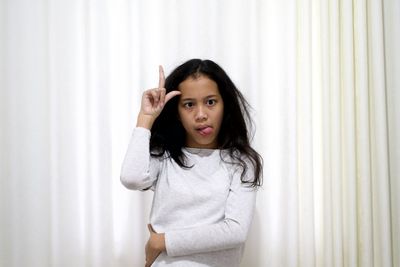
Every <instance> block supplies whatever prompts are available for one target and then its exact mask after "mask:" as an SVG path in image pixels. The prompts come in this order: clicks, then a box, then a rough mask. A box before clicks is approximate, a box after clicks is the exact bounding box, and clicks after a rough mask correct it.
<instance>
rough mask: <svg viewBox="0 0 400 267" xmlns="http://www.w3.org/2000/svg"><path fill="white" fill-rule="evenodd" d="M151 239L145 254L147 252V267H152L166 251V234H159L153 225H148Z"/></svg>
mask: <svg viewBox="0 0 400 267" xmlns="http://www.w3.org/2000/svg"><path fill="white" fill-rule="evenodd" d="M147 227H148V228H149V232H150V238H149V240H148V241H147V244H146V248H145V252H146V264H145V267H150V266H151V265H152V264H153V262H154V261H155V260H156V259H157V257H158V256H159V255H160V254H161V252H163V251H164V250H165V236H164V234H157V233H156V232H155V231H154V229H153V227H152V226H151V224H148V225H147Z"/></svg>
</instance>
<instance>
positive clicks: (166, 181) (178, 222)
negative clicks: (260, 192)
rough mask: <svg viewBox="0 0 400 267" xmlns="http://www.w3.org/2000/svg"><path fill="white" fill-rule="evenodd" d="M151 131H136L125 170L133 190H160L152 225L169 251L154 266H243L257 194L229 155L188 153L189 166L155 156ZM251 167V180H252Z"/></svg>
mask: <svg viewBox="0 0 400 267" xmlns="http://www.w3.org/2000/svg"><path fill="white" fill-rule="evenodd" d="M149 141H150V131H149V130H147V129H145V128H139V127H137V128H135V129H134V131H133V134H132V137H131V140H130V143H129V146H128V150H127V153H126V155H125V159H124V162H123V164H122V170H121V182H122V184H123V185H125V186H126V187H127V188H129V189H133V190H143V189H146V188H149V187H150V188H151V189H152V190H153V191H154V197H153V204H152V210H151V214H150V223H151V224H152V226H153V228H154V230H155V231H156V232H157V233H165V244H166V249H167V251H166V252H163V253H161V254H160V256H159V257H158V258H157V259H156V261H155V262H154V264H153V265H152V266H154V267H161V266H174V267H178V266H185V267H192V266H193V267H196V266H203V267H205V266H216V267H217V266H218V267H224V266H226V267H235V266H239V264H240V260H241V258H242V253H243V249H244V243H245V241H246V238H247V234H248V231H249V228H250V225H251V221H252V218H253V213H254V208H255V200H256V189H254V188H250V187H248V185H247V186H246V185H244V184H242V183H241V180H240V174H241V170H240V169H239V168H237V167H235V165H232V164H228V163H225V162H223V161H222V160H221V156H222V157H224V159H228V155H227V153H226V152H225V151H224V150H222V151H221V150H218V149H199V148H184V149H183V153H184V154H185V155H186V157H187V165H189V166H192V165H193V167H192V168H189V169H184V168H181V167H179V166H178V165H177V164H176V163H175V161H174V160H173V159H172V158H167V157H163V158H154V157H151V156H150V153H149ZM250 167H251V165H249V170H248V171H247V173H248V175H246V177H247V178H246V179H248V180H252V179H253V177H251V175H252V174H253V172H252V171H251V168H250Z"/></svg>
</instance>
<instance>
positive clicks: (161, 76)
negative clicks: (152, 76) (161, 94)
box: [158, 65, 165, 89]
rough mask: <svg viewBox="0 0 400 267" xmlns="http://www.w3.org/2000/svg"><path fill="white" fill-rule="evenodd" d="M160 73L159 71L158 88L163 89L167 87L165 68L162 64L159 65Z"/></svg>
mask: <svg viewBox="0 0 400 267" xmlns="http://www.w3.org/2000/svg"><path fill="white" fill-rule="evenodd" d="M158 73H159V80H158V89H162V88H164V87H165V75H164V69H163V67H162V66H161V65H160V66H158Z"/></svg>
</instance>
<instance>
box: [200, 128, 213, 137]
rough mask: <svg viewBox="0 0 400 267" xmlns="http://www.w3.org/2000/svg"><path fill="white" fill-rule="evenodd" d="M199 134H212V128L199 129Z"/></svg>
mask: <svg viewBox="0 0 400 267" xmlns="http://www.w3.org/2000/svg"><path fill="white" fill-rule="evenodd" d="M199 132H200V133H201V134H202V135H207V134H210V133H211V132H212V128H211V127H205V128H203V129H201V130H200V131H199Z"/></svg>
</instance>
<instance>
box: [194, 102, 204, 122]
mask: <svg viewBox="0 0 400 267" xmlns="http://www.w3.org/2000/svg"><path fill="white" fill-rule="evenodd" d="M195 119H196V121H204V120H206V119H207V113H206V110H205V108H204V107H203V106H201V105H200V106H198V108H197V110H196V117H195Z"/></svg>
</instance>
